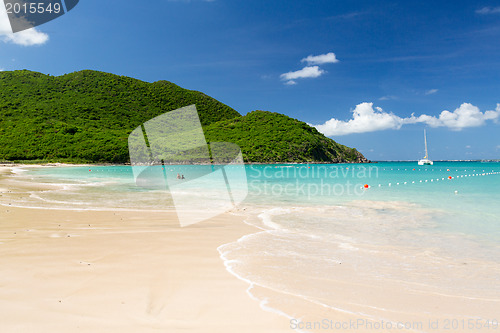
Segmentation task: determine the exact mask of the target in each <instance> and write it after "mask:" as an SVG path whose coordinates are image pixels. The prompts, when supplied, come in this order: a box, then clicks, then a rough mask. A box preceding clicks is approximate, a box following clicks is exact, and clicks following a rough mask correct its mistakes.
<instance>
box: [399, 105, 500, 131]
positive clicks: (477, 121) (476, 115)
mask: <svg viewBox="0 0 500 333" xmlns="http://www.w3.org/2000/svg"><path fill="white" fill-rule="evenodd" d="M499 118H500V104H497V108H496V110H495V111H493V110H491V111H486V112H484V113H482V112H481V111H480V110H479V108H478V107H477V106H474V105H472V104H470V103H463V104H462V105H460V107H459V108H458V109H456V110H455V111H453V112H450V111H448V110H444V111H443V112H441V114H440V115H439V117H433V116H428V115H425V114H424V115H421V116H419V117H415V116H414V115H412V116H411V117H410V118H407V119H405V123H407V124H415V123H425V124H427V125H429V126H431V127H448V128H450V129H452V130H455V131H460V130H462V129H464V128H467V127H479V126H483V125H484V124H485V123H486V121H487V120H493V121H495V122H497V121H498V119H499Z"/></svg>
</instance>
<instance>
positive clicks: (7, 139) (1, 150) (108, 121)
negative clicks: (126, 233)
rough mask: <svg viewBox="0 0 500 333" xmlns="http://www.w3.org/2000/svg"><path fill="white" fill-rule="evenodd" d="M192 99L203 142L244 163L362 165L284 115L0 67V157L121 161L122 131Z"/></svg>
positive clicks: (128, 83)
mask: <svg viewBox="0 0 500 333" xmlns="http://www.w3.org/2000/svg"><path fill="white" fill-rule="evenodd" d="M190 104H195V105H196V107H197V109H198V112H199V116H200V120H201V123H202V125H203V126H204V129H205V131H206V136H207V140H208V141H226V142H233V143H236V144H238V145H239V146H240V147H241V149H242V151H243V154H244V157H245V160H246V161H247V162H306V161H307V162H314V161H316V162H344V161H352V162H355V161H357V162H361V161H365V160H364V157H363V156H362V155H361V154H360V153H358V152H357V151H356V150H354V149H350V148H347V147H345V146H342V145H339V144H337V143H336V142H334V141H333V140H331V139H329V138H326V137H325V136H323V135H322V134H320V133H319V132H317V131H316V129H314V128H312V127H310V126H308V125H307V124H305V123H303V122H300V121H298V120H295V119H292V118H289V117H287V116H284V115H280V114H276V113H271V112H263V111H255V112H252V113H250V114H248V115H246V116H244V117H242V116H241V115H240V114H239V113H238V112H236V111H235V110H233V109H232V108H230V107H229V106H227V105H224V104H222V103H220V102H219V101H217V100H215V99H213V98H211V97H209V96H207V95H205V94H203V93H201V92H197V91H192V90H187V89H183V88H181V87H179V86H177V85H175V84H173V83H171V82H168V81H158V82H154V83H148V82H144V81H140V80H137V79H133V78H129V77H125V76H117V75H113V74H108V73H103V72H97V71H89V70H85V71H79V72H75V73H71V74H66V75H62V76H57V77H54V76H50V75H44V74H41V73H36V72H32V71H27V70H23V71H11V72H0V160H9V161H13V160H18V161H19V160H20V161H34V160H43V161H62V162H94V163H95V162H109V163H126V162H128V161H129V157H128V146H127V144H128V136H129V134H130V133H131V131H132V130H133V129H135V128H136V127H137V126H139V125H141V124H142V123H144V122H145V121H147V120H149V119H151V118H154V117H156V116H158V115H160V114H163V113H165V112H167V111H171V110H174V109H177V108H181V107H184V106H187V105H190Z"/></svg>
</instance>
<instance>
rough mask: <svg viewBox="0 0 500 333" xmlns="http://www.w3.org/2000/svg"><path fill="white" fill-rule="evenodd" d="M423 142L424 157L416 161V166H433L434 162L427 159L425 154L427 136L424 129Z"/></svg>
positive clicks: (427, 154) (426, 153)
mask: <svg viewBox="0 0 500 333" xmlns="http://www.w3.org/2000/svg"><path fill="white" fill-rule="evenodd" d="M424 141H425V157H424V158H423V159H421V160H420V161H418V165H433V164H434V162H432V161H431V160H429V158H428V156H429V153H428V152H427V134H426V133H425V129H424Z"/></svg>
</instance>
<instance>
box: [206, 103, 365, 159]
mask: <svg viewBox="0 0 500 333" xmlns="http://www.w3.org/2000/svg"><path fill="white" fill-rule="evenodd" d="M205 135H206V137H207V140H208V141H212V142H213V141H227V142H232V143H235V144H237V145H239V146H240V148H241V150H242V153H243V156H244V158H245V160H246V161H259V162H264V163H285V162H298V163H302V162H331V163H338V162H368V160H366V159H365V158H364V156H363V155H361V154H360V153H359V152H358V151H357V150H356V149H352V148H348V147H346V146H343V145H340V144H338V143H336V142H335V141H333V140H332V139H329V138H327V137H325V136H324V135H323V134H321V133H319V132H318V130H316V129H315V128H314V127H311V126H309V125H308V124H306V123H304V122H302V121H299V120H297V119H293V118H290V117H288V116H285V115H282V114H279V113H275V112H268V111H253V112H251V113H249V114H247V115H246V116H243V117H238V118H234V119H230V120H226V121H220V122H217V123H213V124H211V125H209V126H207V127H206V128H205Z"/></svg>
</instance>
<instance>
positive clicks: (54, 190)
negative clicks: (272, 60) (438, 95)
mask: <svg viewBox="0 0 500 333" xmlns="http://www.w3.org/2000/svg"><path fill="white" fill-rule="evenodd" d="M154 168H157V169H154ZM154 168H153V169H152V171H151V172H152V173H151V174H160V175H165V176H166V177H169V179H170V180H169V182H168V183H169V185H173V186H178V187H179V188H180V191H179V190H177V192H176V193H175V196H177V195H180V196H181V199H182V202H183V203H187V206H188V207H193V209H199V210H200V212H201V213H200V214H202V213H203V211H205V210H207V209H209V208H213V207H219V206H218V204H219V203H220V201H223V198H225V194H227V191H231V192H233V194H234V193H239V194H241V193H245V191H246V190H247V189H248V196H247V197H246V199H245V200H244V201H243V202H241V203H240V204H239V205H238V206H237V207H236V208H233V209H232V213H233V214H237V215H241V216H243V217H244V219H245V221H246V223H248V224H251V225H254V226H255V227H257V228H258V229H256V230H258V232H256V233H255V234H251V235H247V236H245V237H242V238H241V239H239V240H235V241H234V242H231V243H228V244H224V245H221V246H220V247H219V252H220V255H221V258H222V260H223V261H224V263H225V265H226V268H227V269H228V271H229V272H231V273H232V274H234V275H235V276H236V277H238V278H240V279H242V280H244V281H246V282H248V283H249V284H250V289H249V293H250V294H251V295H252V297H253V298H255V299H258V300H259V301H260V302H261V305H262V304H265V306H263V308H265V309H266V310H271V311H276V312H278V313H281V314H286V315H287V316H288V317H289V318H293V317H295V318H309V317H307V314H306V313H305V312H304V313H295V312H294V309H293V308H292V309H290V308H289V306H290V304H297V308H301V309H302V308H304V309H306V308H311V309H312V308H314V307H318V306H319V308H318V309H316V310H315V311H313V313H324V312H325V311H327V313H328V315H332V316H335V315H336V314H337V313H338V311H340V312H341V313H344V314H345V313H349V314H351V315H355V316H356V317H357V318H364V319H367V318H368V319H370V320H385V321H387V320H392V321H398V320H411V319H413V318H412V316H410V317H408V313H413V314H423V313H428V309H427V308H426V307H425V306H424V305H422V304H424V303H426V304H427V303H429V304H437V305H438V307H437V308H436V309H435V310H433V314H435V315H436V316H439V315H440V316H441V318H451V317H453V318H489V319H492V318H494V316H495V315H497V313H498V311H497V309H498V304H499V303H500V204H499V203H500V163H481V162H436V163H435V164H434V166H418V165H417V163H416V162H383V163H374V164H364V165H353V164H335V165H325V164H316V165H314V164H311V165H295V164H288V165H247V166H245V172H246V182H245V181H241V179H240V180H239V181H236V182H235V181H233V180H234V179H238V178H237V177H235V175H236V174H238V172H240V171H241V170H240V169H238V166H229V167H228V169H227V170H226V176H225V177H226V180H229V181H228V184H225V183H224V182H223V183H222V186H220V184H214V183H213V182H210V181H201V182H191V180H193V179H197V178H199V177H202V176H205V175H207V174H210V173H211V172H213V171H216V170H219V167H211V166H165V168H164V169H161V168H162V167H154ZM160 169H161V170H160ZM15 172H16V174H15V175H14V176H13V177H9V181H11V183H10V187H12V186H13V185H14V186H13V187H14V188H15V183H16V182H18V183H25V182H28V183H29V182H33V181H35V182H37V183H41V184H42V185H41V186H40V185H39V186H38V187H39V188H37V187H35V188H33V190H32V191H31V192H30V193H29V195H27V196H26V195H22V196H19V195H17V196H16V195H7V194H6V193H4V194H3V196H2V197H0V203H1V204H4V205H11V206H22V207H38V208H47V209H50V208H57V209H78V210H80V209H113V210H170V209H174V208H175V207H176V205H175V204H174V203H175V200H174V199H175V198H173V196H172V195H171V193H170V191H169V190H168V186H167V185H165V184H164V183H163V182H162V180H161V179H153V180H154V181H153V182H150V184H148V186H138V185H137V184H136V182H135V180H134V175H133V172H132V168H131V167H129V166H92V167H50V168H26V169H25V168H22V169H15ZM178 173H179V174H182V175H184V176H185V178H186V179H185V180H177V179H176V175H177V174H178ZM450 177H451V179H450ZM151 185H153V186H151ZM226 185H227V186H226ZM365 185H367V186H366V187H365ZM0 187H1V186H0ZM172 193H174V192H172ZM233 197H237V196H233ZM177 199H178V198H177ZM177 202H178V201H177ZM222 203H223V204H225V203H224V202H222ZM220 207H225V206H224V205H221V206H220ZM201 223H203V222H201ZM340 265H342V266H340ZM339 267H342V270H339ZM284 276H287V277H289V278H287V279H283V277H284ZM339 281H341V283H340V284H339ZM339 286H343V287H342V288H340V287H339ZM350 288H351V289H352V290H351V289H350ZM339 295H342V296H341V297H340V296H339ZM416 295H423V296H418V297H417V296H416ZM386 296H387V297H386ZM419 297H420V298H419ZM422 298H423V299H425V300H426V302H422ZM391 299H404V300H407V301H408V302H409V304H410V303H411V304H415V305H411V306H410V305H408V306H409V307H411V311H410V310H408V311H407V312H399V309H400V307H401V306H400V304H394V303H393V302H392V303H391V301H390V300H391ZM450 299H451V300H452V301H450ZM360 304H361V305H360ZM328 311H330V312H331V314H330V312H328ZM497 319H500V318H497ZM420 331H422V330H420ZM424 331H425V330H424Z"/></svg>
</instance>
